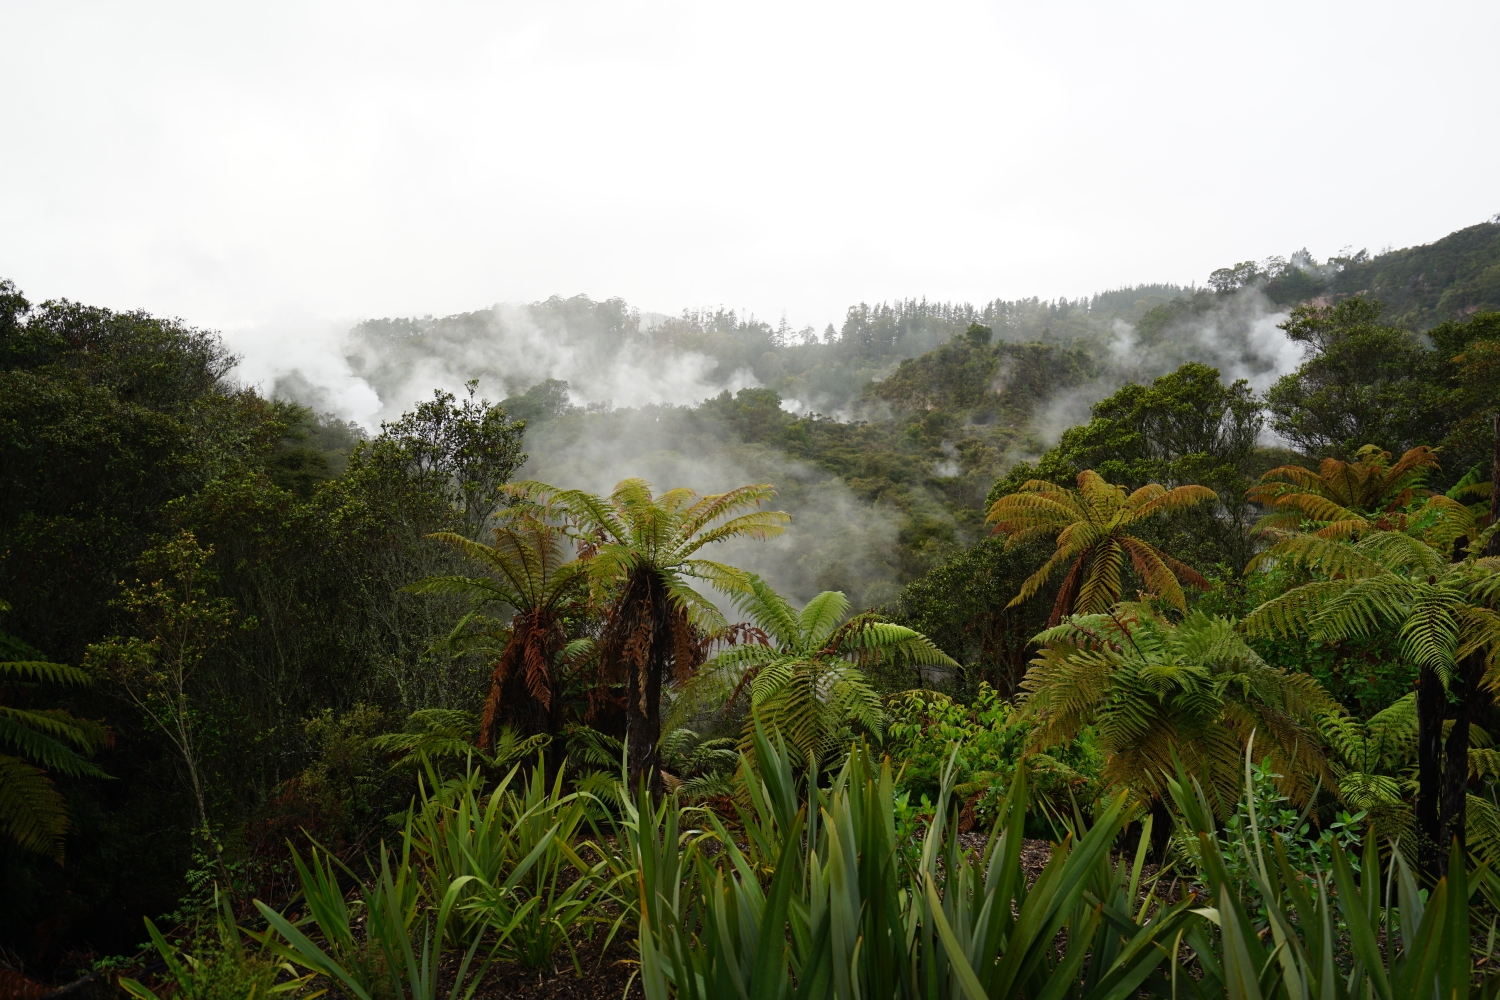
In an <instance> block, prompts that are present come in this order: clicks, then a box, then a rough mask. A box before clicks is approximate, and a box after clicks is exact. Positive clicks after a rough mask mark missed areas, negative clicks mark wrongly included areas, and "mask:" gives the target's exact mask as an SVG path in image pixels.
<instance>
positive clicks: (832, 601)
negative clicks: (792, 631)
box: [797, 590, 849, 649]
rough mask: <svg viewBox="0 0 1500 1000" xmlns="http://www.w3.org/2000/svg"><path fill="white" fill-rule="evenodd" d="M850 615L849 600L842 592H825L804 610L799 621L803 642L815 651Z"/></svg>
mask: <svg viewBox="0 0 1500 1000" xmlns="http://www.w3.org/2000/svg"><path fill="white" fill-rule="evenodd" d="M848 613H849V599H848V598H847V597H845V596H844V595H843V593H842V592H841V591H837V590H825V591H823V592H822V593H821V594H818V595H817V596H816V597H814V598H813V599H812V600H810V601H808V602H807V604H806V605H804V606H803V608H802V614H801V615H800V616H798V619H797V629H798V632H799V634H800V638H801V642H800V643H799V645H804V646H806V647H807V648H810V649H813V648H817V647H818V646H820V645H822V644H823V642H824V640H826V639H827V638H828V637H829V636H830V635H832V634H833V630H834V629H836V628H838V624H839V622H841V621H843V620H844V616H845V615H847V614H848Z"/></svg>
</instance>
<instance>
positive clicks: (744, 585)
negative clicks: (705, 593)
mask: <svg viewBox="0 0 1500 1000" xmlns="http://www.w3.org/2000/svg"><path fill="white" fill-rule="evenodd" d="M674 569H675V570H676V571H677V572H679V573H682V574H683V575H684V576H690V577H694V578H695V579H699V580H702V581H704V582H705V583H707V584H709V585H710V586H712V587H714V588H715V589H716V590H718V591H720V592H721V593H724V594H728V595H730V596H733V595H735V594H744V593H748V592H750V591H751V585H750V574H749V573H747V572H745V571H744V570H742V569H738V568H736V567H734V566H726V565H725V564H724V563H720V562H714V561H713V560H711V559H687V560H684V561H683V562H681V563H679V564H678V565H677V566H676V567H674Z"/></svg>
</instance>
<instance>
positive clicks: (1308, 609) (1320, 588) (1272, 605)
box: [1240, 580, 1355, 639]
mask: <svg viewBox="0 0 1500 1000" xmlns="http://www.w3.org/2000/svg"><path fill="white" fill-rule="evenodd" d="M1354 583H1355V581H1353V580H1315V581H1313V582H1312V583H1305V584H1303V585H1302V586H1300V587H1296V588H1294V589H1292V590H1289V591H1287V592H1286V593H1284V594H1282V595H1280V596H1279V597H1274V598H1272V599H1271V600H1269V601H1267V602H1265V603H1264V604H1262V605H1261V606H1260V607H1258V608H1256V609H1255V610H1254V611H1252V612H1250V613H1249V614H1248V615H1246V616H1245V617H1244V618H1243V619H1241V621H1240V629H1241V630H1242V631H1243V632H1244V633H1245V635H1247V636H1250V637H1251V638H1256V639H1273V638H1284V637H1287V636H1292V635H1297V634H1301V633H1306V632H1307V631H1308V630H1309V629H1310V628H1311V627H1312V625H1311V623H1312V621H1313V619H1314V618H1316V617H1317V616H1318V615H1319V613H1320V612H1321V611H1322V610H1323V608H1324V607H1325V606H1326V605H1327V604H1328V602H1330V601H1331V600H1333V599H1334V598H1336V597H1338V596H1339V595H1341V594H1343V593H1344V592H1345V591H1347V590H1348V589H1349V588H1350V587H1352V586H1354Z"/></svg>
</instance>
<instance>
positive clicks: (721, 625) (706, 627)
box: [663, 575, 729, 632]
mask: <svg viewBox="0 0 1500 1000" xmlns="http://www.w3.org/2000/svg"><path fill="white" fill-rule="evenodd" d="M663 582H664V583H665V585H666V591H667V599H668V600H670V601H671V602H672V603H673V604H674V605H676V606H677V607H679V608H682V609H683V610H684V611H686V612H687V616H688V621H689V622H690V623H691V624H692V625H693V626H694V627H696V628H698V629H700V630H701V631H704V632H722V631H723V630H725V629H727V628H728V627H729V622H728V621H726V620H725V619H724V613H723V612H722V611H720V610H719V607H718V605H716V604H714V602H713V601H710V600H709V599H708V598H707V597H704V596H703V595H702V594H700V593H698V591H696V590H694V589H693V588H692V587H689V586H688V585H687V584H686V583H684V582H683V581H682V580H680V579H678V578H677V577H676V576H675V575H674V576H667V577H665V579H664V580H663Z"/></svg>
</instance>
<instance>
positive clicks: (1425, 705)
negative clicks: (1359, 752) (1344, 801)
mask: <svg viewBox="0 0 1500 1000" xmlns="http://www.w3.org/2000/svg"><path fill="white" fill-rule="evenodd" d="M1447 707H1448V694H1447V692H1446V691H1444V690H1443V683H1442V681H1441V680H1439V678H1438V675H1437V672H1436V671H1434V670H1433V669H1432V668H1431V667H1423V668H1422V670H1421V673H1419V674H1418V675H1417V854H1418V858H1419V861H1420V864H1421V867H1422V870H1423V871H1424V872H1425V873H1427V874H1428V875H1429V876H1432V877H1437V876H1439V875H1441V874H1442V870H1443V867H1444V859H1445V858H1446V854H1445V853H1444V852H1443V849H1442V847H1441V846H1440V845H1441V844H1442V842H1443V830H1442V824H1441V822H1440V819H1439V816H1440V806H1441V801H1442V790H1443V716H1444V715H1445V714H1446V710H1447Z"/></svg>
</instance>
